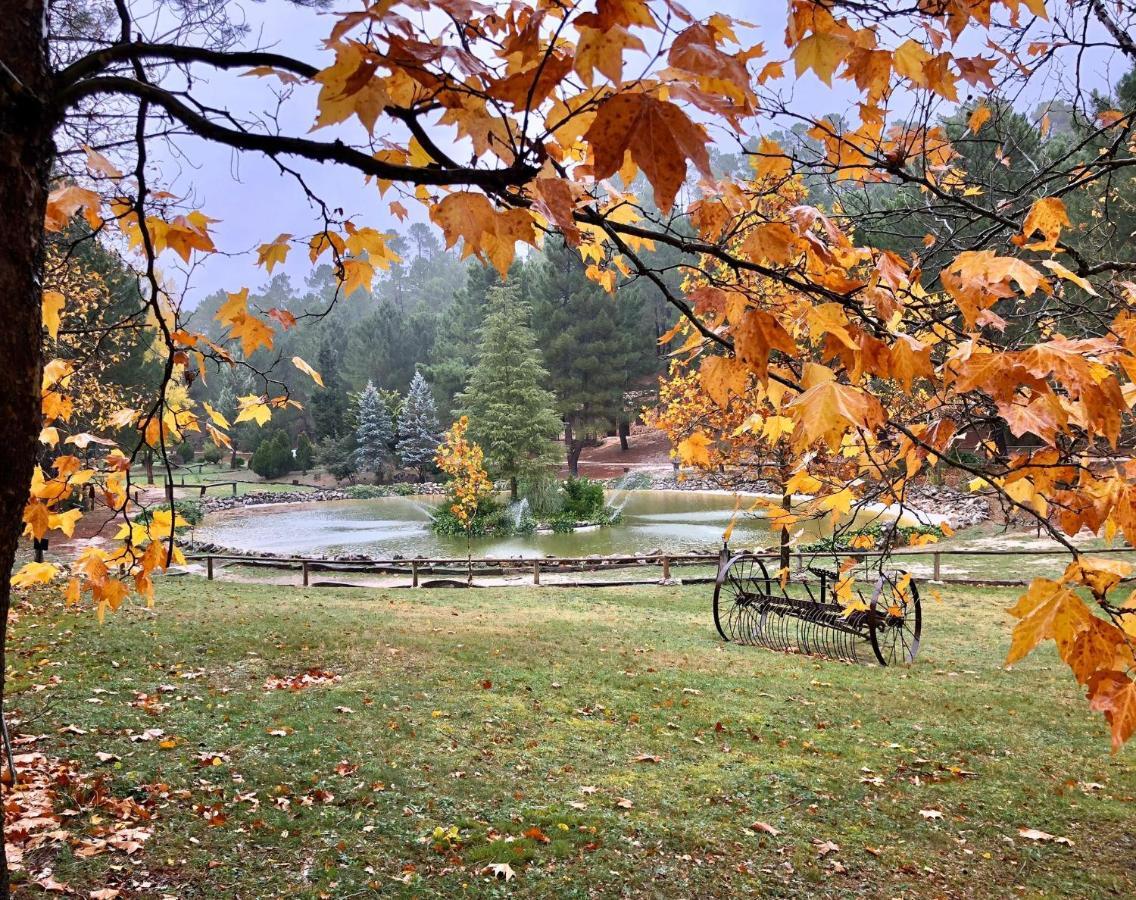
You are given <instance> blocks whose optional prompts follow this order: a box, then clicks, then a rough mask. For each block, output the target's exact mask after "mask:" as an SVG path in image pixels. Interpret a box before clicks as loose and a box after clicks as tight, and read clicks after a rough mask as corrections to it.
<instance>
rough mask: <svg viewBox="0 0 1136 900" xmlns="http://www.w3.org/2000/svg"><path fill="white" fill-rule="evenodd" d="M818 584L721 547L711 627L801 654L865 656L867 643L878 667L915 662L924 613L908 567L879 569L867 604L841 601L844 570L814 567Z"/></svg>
mask: <svg viewBox="0 0 1136 900" xmlns="http://www.w3.org/2000/svg"><path fill="white" fill-rule="evenodd" d="M808 571H809V572H810V573H811V574H813V575H814V576H816V581H792V580H790V581H787V582H786V583H785V584H784V585H782V584H781V581H780V579H778V578H774V577H770V574H769V570H768V569H767V568H766V566H765V563H764V562H762V560H761V558H760V557H758V556H755V555H754V554H752V553H747V552H742V553H738V554H736V555H733V556H731V555H730V552H729V548H727V547H725V546H723V548H722V553H721V556H720V557H719V563H718V578H717V580H716V582H715V585H714V625H715V626H717V628H718V633H719V634H720V635H722V638H723V639H724V640H727V641H733V642H735V643H738V644H750V645H753V646H758V647H767V648H769V649H770V650H783V651H791V652H796V653H806V654H812V655H821V656H829V657H832V658H834V659H842V660H848V661H850V662H860V661H861V660H862V659H863V660H865V661H867V660H868V659H870V658H871V657H869V656H868V655H867V648H868V647H869V646H870V647H871V650H872V653H873V654H874V655H875V659H876V661H877V662H878V663H879V664H880V665H881V666H894V665H898V664H902V663H911V662H914V660H915V656H916V654H917V653H918V652H919V639H920V635H921V633H922V630H923V613H922V609H921V607H920V605H919V589H918V588H917V587H916V585H915V582H914V580H913V579H912V578H911V576H910V575H908V574H907V573H905V572H898V571H890V572H889V571H882V570H881V571H880V573H879V577H878V578H877V580H876V584H875V588H874V590H873V591H872V594H871V597H870V598H865V597H864V595H863V594H862V593H861V592H860V591H858V590H857V591H856V593H857V594H859V599H860V600H861V602H862V605H863V606H864V607H866V608H864V609H854V610H852V611H851V612H849V611H847V610H846V609H845V605H844V604H842V603H841V602H840V601H839V600H838V599H837V594H836V586H837V584H838V582H839V575H838V574H837V573H836V572H830V571H827V570H825V569H820V568H814V567H812V566H809V569H808Z"/></svg>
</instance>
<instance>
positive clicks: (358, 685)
mask: <svg viewBox="0 0 1136 900" xmlns="http://www.w3.org/2000/svg"><path fill="white" fill-rule="evenodd" d="M941 593H942V598H943V599H942V601H941V602H935V601H933V600H930V599H928V600H927V601H926V603H925V607H924V622H925V624H924V651H923V654H922V655H921V656H920V658H919V660H918V661H917V663H916V664H915V665H914V666H913V667H912V668H910V669H890V670H889V669H881V668H877V667H870V666H851V665H847V664H841V663H833V662H826V661H821V660H817V659H811V658H806V657H801V656H791V655H782V654H776V653H772V652H769V651H765V650H760V649H755V648H746V647H737V646H731V645H726V644H723V643H722V642H721V641H720V640H719V639H718V638H717V636H716V634H715V632H714V629H713V625H712V624H711V620H710V609H709V598H710V591H709V589H708V588H706V587H682V588H660V587H637V588H621V589H590V590H589V589H579V590H573V589H544V590H540V589H528V588H512V589H483V590H475V591H426V590H422V591H413V592H412V591H409V590H401V591H381V590H369V589H349V588H348V589H318V588H312V589H307V590H304V589H297V588H282V587H277V586H248V585H237V584H232V583H229V584H226V583H223V582H206V581H204V580H200V579H196V578H180V579H173V578H170V579H166V580H164V581H163V583H162V584H161V586H160V588H159V596H158V602H157V606H156V609H155V610H154V611H153V612H148V611H143V610H137V609H135V610H130V611H123V612H120V613H118V614H116V615H114V616H112V617H110V618H108V620H107V623H106V625H104V626H102V627H100V626H99V625H97V624H96V622H95V620H94V618H93V617H90V616H81V617H76V616H75V615H72V614H70V613H67V612H64V611H63V610H62V609H61V608H59V607H57V606H55V605H52V604H47V603H45V604H44V607H43V608H42V609H41V611H39V612H25V613H24V614H23V616H22V618H21V619H20V621H19V622H18V623H17V624H16V626H15V628H14V635H13V639H12V640H13V643H12V650H13V654H12V656H11V657H10V658H9V664H10V671H9V677H10V679H11V682H10V684H11V687H12V689H13V690H14V691H15V692H16V693H17V696H16V697H15V699H14V703H13V707H14V712H13V713H12V714H13V715H15V716H17V717H19V718H22V719H24V720H25V721H26V723H27V724H25V725H22V726H21V727H20V728H19V730H21V731H24V732H31V733H38V734H45V735H47V737H46V738H45V739H43V740H41V741H39V742H38V743H37V744H36V745H35V749H37V750H39V751H40V752H43V753H47V754H49V755H58V756H63V757H67V758H73V759H76V760H78V761H79V763H80V765H81V768H82V769H83V770H84V771H87V772H104V773H106V775H107V777H108V789H109V790H110V791H111V792H113V793H115V794H118V795H121V796H127V795H137V796H142V795H143V794H145V793H146V792H147V789H146V788H145V786H147V785H150V786H153V785H155V784H162V785H165V786H166V787H165V789H164V792H163V791H162V789H158V792H157V795H158V796H159V797H161V800H160V802H159V803H158V804H157V815H156V819H155V822H154V827H155V829H156V833H155V835H154V837H153V838H152V839H151V840H150V841H149V842H148V843H147V844H146V846H145V848H144V849H143V850H141V851H139V852H138V853H136V854H135V858H134V861H133V862H129V861H127V860H126V859H125V857H124V856H122V855H121V854H114V855H102V856H96V857H94V858H91V859H80V858H78V857H75V856H72V855H71V854H70V852H69V851H67V850H63V851H61V852H60V851H50V852H52V853H55V854H56V856H55V857H54V858H53V859H52V858H50V857H48V856H43V858H41V859H39V860H38V862H39V863H41V864H43V863H48V862H50V863H51V864H52V865H53V866H54V872H55V877H56V878H58V879H60V880H62V881H65V882H68V883H70V884H71V885H72V887H74V888H76V889H78V890H80V891H81V895H82V896H86V892H87V891H89V890H91V889H93V888H98V887H102V886H104V885H107V884H109V885H112V886H115V887H122V888H123V895H124V896H146V897H159V896H163V895H170V896H176V897H210V898H213V897H255V898H260V897H274V896H289V897H335V898H340V897H370V896H406V897H458V896H471V897H498V896H500V897H504V896H525V897H529V896H531V897H557V898H559V897H591V896H600V897H610V896H635V897H740V896H758V895H761V896H786V897H814V896H834V897H835V896H842V897H846V896H865V897H898V896H905V897H944V896H950V897H990V896H1001V897H1005V896H1039V895H1046V896H1057V895H1066V896H1077V897H1086V896H1112V895H1121V896H1125V895H1127V896H1131V895H1132V894H1133V892H1134V891H1136V877H1134V876H1133V873H1132V869H1131V867H1130V850H1131V847H1132V838H1131V823H1132V815H1133V802H1134V801H1136V774H1134V773H1133V771H1132V766H1131V761H1132V754H1133V752H1136V751H1133V750H1127V751H1125V752H1124V753H1122V754H1120V755H1119V756H1116V757H1112V756H1110V755H1109V752H1108V751H1109V740H1108V734H1107V730H1106V727H1105V725H1104V723H1103V721H1101V720H1100V719H1099V717H1097V716H1096V715H1094V714H1092V713H1090V712H1089V710H1088V709H1087V706H1086V704H1085V702H1084V700H1083V696H1082V695H1081V692H1080V690H1079V689H1078V688H1077V686H1076V685H1075V683H1074V682H1073V680H1072V678H1071V677H1070V675H1069V674H1068V672H1067V671H1066V670H1065V669H1064V667H1063V666H1062V665H1061V664H1060V663H1059V662H1058V660H1057V658H1056V656H1055V655H1054V654H1053V653H1052V651H1051V650H1050V649H1045V650H1043V651H1041V652H1039V653H1038V654H1036V655H1035V657H1033V658H1031V659H1030V660H1028V661H1027V662H1026V663H1025V664H1023V665H1020V666H1018V667H1017V668H1016V669H1014V670H1013V671H1005V670H1003V669H1002V668H1001V667H1000V665H999V663H1000V661H1001V659H1002V658H1003V656H1004V654H1005V650H1006V647H1007V644H1008V633H1009V617H1008V616H1006V615H1005V613H1004V612H1003V610H1004V608H1005V607H1006V606H1007V605H1009V603H1010V602H1011V601H1012V598H1013V596H1014V593H1013V592H1012V591H991V590H984V591H979V590H970V589H967V590H963V589H954V588H944V589H942V591H941ZM309 667H320V668H321V669H324V670H329V671H330V672H333V673H335V674H336V675H339V676H341V680H340V681H338V682H337V683H333V684H327V685H317V686H311V687H307V688H305V689H303V690H299V691H289V690H266V687H265V683H266V679H268V678H269V677H270V676H274V675H276V676H291V675H295V674H297V673H301V672H303V671H304V670H306V669H308V668H309ZM50 675H55V676H58V678H59V679H60V683H59V684H57V685H56V686H54V687H49V688H48V689H46V690H40V691H36V690H34V688H33V685H36V684H40V685H43V684H45V683H46V681H47V679H48V678H49V676H50ZM163 685H166V686H168V687H167V688H162V686H163ZM170 688H172V690H171V689H170ZM163 690H164V691H165V692H164V693H162V691H163ZM139 693H145V694H148V695H151V696H155V695H156V696H157V697H158V698H159V700H160V701H161V703H162V704H164V708H163V709H161V710H160V711H156V712H152V713H151V712H147V711H146V710H145V709H143V708H140V707H139V706H134V705H131V702H132V701H135V700H136V695H137V694H139ZM91 700H94V701H98V702H88V701H91ZM67 726H76V727H77V728H78V729H83V730H85V731H86V733H85V734H75V733H73V732H74V729H68V730H66V731H62V732H61V730H60V729H66V728H67ZM148 728H160V729H162V730H163V732H164V736H165V737H166V738H174V739H176V746H173V747H170V748H168V749H162V748H161V747H160V746H159V742H158V741H157V740H152V741H138V742H132V741H131V740H130V734H131V733H133V734H135V735H138V734H140V733H141V732H143V731H144V730H145V729H148ZM99 752H102V753H104V754H105V753H111V754H114V755H115V756H117V757H120V759H119V760H117V761H110V760H108V761H107V762H100V761H99V758H98V757H97V756H96V754H97V753H99ZM654 758H657V761H654ZM203 760H204V762H203ZM637 760H642V761H637ZM355 767H357V768H355ZM337 770H338V771H337ZM149 793H150V794H151V795H153V794H154V793H155V789H154V788H153V787H151V788H150V789H149ZM195 807H196V808H197V809H196V811H195ZM210 811H212V812H210ZM930 811H935V812H936V813H938V814H939V815H940V816H941V817H938V816H933V814H932V813H930ZM217 812H220V813H222V814H223V816H224V820H223V822H222V824H213V825H211V824H210V822H209V821H208V820H207V816H212V815H215V813H217ZM924 813H926V814H924ZM91 815H92V814H91V813H89V812H82V813H81V815H80V816H78V817H77V818H75V819H74V820H71V822H70V826H69V827H71V828H72V829H77V830H82V829H83V828H85V827H87V826H88V825H89V824H91V823H90V817H91ZM928 816H932V817H928ZM755 822H762V823H765V824H766V825H768V826H771V828H770V829H769V831H773V830H776V831H777V832H779V833H776V834H773V833H769V832H757V831H754V830H753V829H752V828H751V827H750V826H751V825H753V824H754V823H755ZM1024 827H1028V828H1036V829H1040V830H1042V831H1045V832H1048V833H1050V834H1052V835H1055V836H1059V837H1064V838H1068V839H1069V840H1070V841H1072V842H1073V843H1072V845H1071V846H1070V845H1067V844H1058V843H1039V842H1035V841H1030V840H1026V839H1024V838H1022V837H1021V836H1020V835H1019V828H1024ZM436 829H437V831H436ZM436 835H440V837H438V836H436ZM38 852H39V853H41V854H48V853H49V851H48V850H46V849H45V850H43V851H38ZM31 859H32V861H33V862H36V861H37V860H36V858H35V857H34V854H33V855H32V857H31ZM490 863H508V864H509V865H510V866H511V868H512V870H514V871H515V872H516V875H515V877H514V878H513V879H512V880H511V881H509V882H507V883H506V882H505V881H503V880H501V879H495V878H494V877H493V876H492V875H490V874H484V873H483V870H484V869H485V867H486V866H487V865H488V864H490ZM139 885H146V887H139ZM27 891H28V894H29V895H31V894H32V893H33V892H34V891H33V889H31V888H27Z"/></svg>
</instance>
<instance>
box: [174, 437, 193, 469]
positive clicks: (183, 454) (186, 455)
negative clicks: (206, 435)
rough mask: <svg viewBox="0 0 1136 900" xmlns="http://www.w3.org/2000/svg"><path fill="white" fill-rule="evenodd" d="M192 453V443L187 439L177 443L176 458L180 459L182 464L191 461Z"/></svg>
mask: <svg viewBox="0 0 1136 900" xmlns="http://www.w3.org/2000/svg"><path fill="white" fill-rule="evenodd" d="M193 454H194V450H193V444H191V443H190V442H189V441H182V443H180V444H178V448H177V458H178V459H180V460H181V461H182V463H183V464H184V463H191V462H193Z"/></svg>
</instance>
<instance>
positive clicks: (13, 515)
mask: <svg viewBox="0 0 1136 900" xmlns="http://www.w3.org/2000/svg"><path fill="white" fill-rule="evenodd" d="M44 14H45V12H44V4H43V2H42V0H14V2H11V3H7V4H5V7H4V15H3V16H2V17H0V210H3V211H4V220H5V222H4V224H5V228H4V240H3V241H0V321H2V322H3V323H4V327H3V328H0V433H2V435H3V439H2V440H0V703H2V702H3V691H4V668H5V658H4V649H5V641H6V640H7V624H8V608H9V606H10V604H11V593H10V579H11V577H12V566H13V563H14V561H15V556H16V542H17V541H18V540H19V537H20V532H21V531H22V530H23V521H22V518H23V509H24V504H25V502H26V501H27V497H28V484H29V483H30V482H31V474H32V464H33V461H34V459H35V448H36V438H37V435H38V434H39V423H40V377H41V374H42V371H43V359H42V353H41V348H40V339H41V335H40V325H41V322H40V302H41V294H42V287H41V277H42V274H43V217H44V211H45V209H46V206H47V184H48V175H49V173H50V171H51V164H52V159H53V157H54V152H55V151H54V146H53V144H52V139H51V135H52V130H53V126H54V122H53V111H52V110H51V109H50V108H49V107H48V105H47V104H46V103H45V102H43V99H42V98H44V97H46V96H47V95H48V90H49V77H50V76H49V72H48V65H47V45H46V35H45V34H44ZM8 896H9V885H8V866H7V854H6V853H4V851H3V845H2V842H0V897H4V898H6V897H8Z"/></svg>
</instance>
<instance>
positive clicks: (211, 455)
mask: <svg viewBox="0 0 1136 900" xmlns="http://www.w3.org/2000/svg"><path fill="white" fill-rule="evenodd" d="M201 458H202V459H203V460H205V461H206V462H207V463H212V464H213V465H217V463H219V462H220V461H221V458H222V454H221V448H220V447H218V446H217V445H216V444H210V445H209V446H208V447H206V448H205V451H204V452H203V453H202V454H201Z"/></svg>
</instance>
